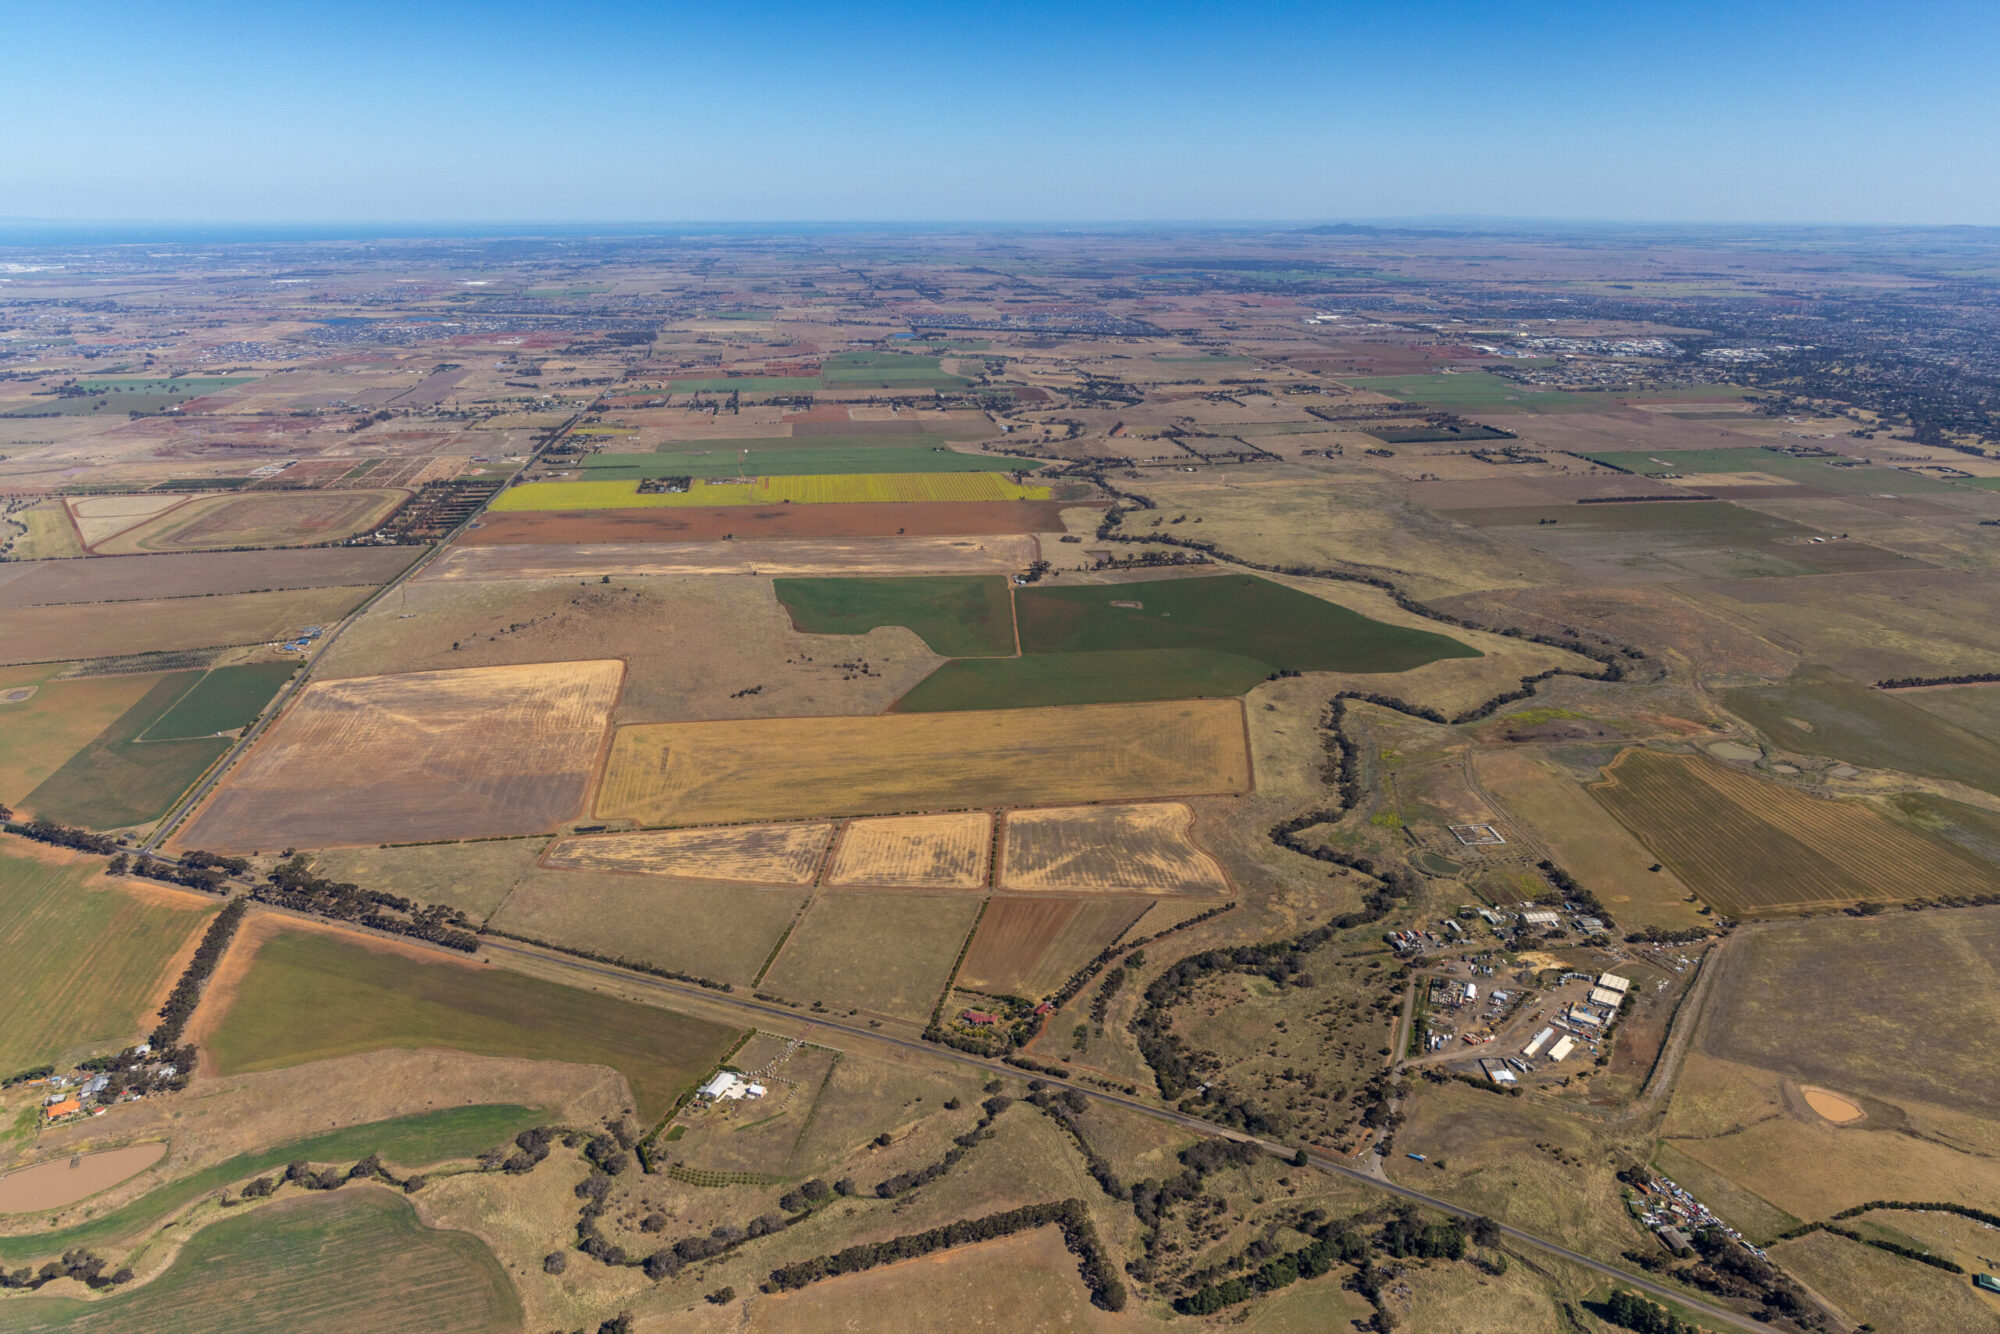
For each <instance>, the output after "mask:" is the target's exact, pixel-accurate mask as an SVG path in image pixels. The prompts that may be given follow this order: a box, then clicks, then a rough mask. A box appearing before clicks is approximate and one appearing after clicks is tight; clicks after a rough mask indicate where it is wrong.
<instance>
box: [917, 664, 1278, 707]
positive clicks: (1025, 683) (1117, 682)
mask: <svg viewBox="0 0 2000 1334" xmlns="http://www.w3.org/2000/svg"><path fill="white" fill-rule="evenodd" d="M1270 674H1271V669H1270V668H1269V667H1267V666H1266V665H1265V664H1263V663H1261V662H1258V661H1256V660H1255V659H1254V658H1246V657H1243V656H1242V655H1241V654H1236V653H1222V652H1218V651H1216V650H1214V649H1201V648H1189V649H1123V650H1120V649H1112V650H1109V651H1105V652H1098V653H1031V654H1029V655H1028V656H1026V657H1024V658H960V659H957V660H955V661H953V662H948V663H946V664H944V665H943V666H942V667H940V668H938V669H937V670H936V671H935V672H932V673H931V674H930V675H929V676H927V677H925V678H924V679H923V680H921V681H919V682H918V683H917V684H916V686H915V687H913V688H912V689H911V690H910V692H909V693H908V694H906V695H904V696H903V697H902V698H901V699H899V700H897V701H896V712H898V713H943V712H949V711H952V710H957V709H1027V708H1035V707H1037V706H1040V705H1047V704H1121V703H1138V702H1141V701H1144V700H1155V699H1198V698H1206V697H1211V696H1226V695H1241V694H1242V693H1244V692H1245V691H1246V690H1249V689H1251V688H1252V687H1253V686H1255V685H1256V684H1257V683H1258V682H1259V681H1262V680H1265V679H1266V678H1268V677H1269V676H1270Z"/></svg>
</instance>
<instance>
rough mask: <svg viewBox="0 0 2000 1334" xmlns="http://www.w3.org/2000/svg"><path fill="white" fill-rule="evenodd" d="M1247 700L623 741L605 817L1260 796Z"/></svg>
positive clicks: (818, 721)
mask: <svg viewBox="0 0 2000 1334" xmlns="http://www.w3.org/2000/svg"><path fill="white" fill-rule="evenodd" d="M1250 785H1251V772H1250V759H1249V754H1248V751H1247V749H1246V746H1245V742H1244V734H1243V712H1242V706H1241V705H1240V704H1239V703H1238V702H1237V701H1235V700H1193V701H1181V702H1176V703H1166V704H1103V705H1093V706H1090V707H1085V708H1074V709H1006V710H997V711H992V712H971V711H968V712H962V713H927V714H892V715H889V716H886V717H876V718H764V719H751V720H746V721H739V722H710V723H655V724H649V725H639V726H633V727H625V728H621V729H619V731H618V735H617V737H616V739H615V740H614V741H613V743H612V751H611V762H610V765H609V767H608V769H607V772H606V775H605V779H604V785H603V788H602V790H601V792H600V794H599V797H598V805H597V814H598V815H599V816H600V817H603V818H609V819H620V818H625V819H633V820H638V821H640V822H641V823H645V824H720V823H727V822H731V821H736V820H760V819H761V820H782V819H801V818H813V817H826V816H831V815H889V814H897V813H901V812H906V811H922V810H952V809H965V808H968V807H984V806H998V805H1020V804H1024V803H1027V802H1035V801H1058V802H1079V801H1101V800H1115V799H1121V798H1122V799H1130V798H1134V797H1165V796H1181V795H1196V794H1202V795H1213V794H1223V793H1236V792H1243V791H1247V790H1248V789H1249V787H1250Z"/></svg>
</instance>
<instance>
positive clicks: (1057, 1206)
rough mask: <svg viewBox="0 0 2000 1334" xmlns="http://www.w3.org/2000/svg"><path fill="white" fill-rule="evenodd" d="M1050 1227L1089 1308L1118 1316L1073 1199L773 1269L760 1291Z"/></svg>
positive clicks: (1103, 1257) (1121, 1286)
mask: <svg viewBox="0 0 2000 1334" xmlns="http://www.w3.org/2000/svg"><path fill="white" fill-rule="evenodd" d="M1050 1223H1054V1224H1055V1225H1056V1226H1057V1227H1059V1228H1061V1229H1062V1234H1063V1244H1064V1245H1066V1246H1067V1247H1069V1250H1070V1253H1071V1254H1073V1255H1075V1256H1076V1257H1077V1264H1078V1268H1079V1269H1080V1270H1081V1272H1082V1275H1083V1281H1084V1284H1085V1286H1087V1287H1088V1288H1089V1289H1090V1297H1091V1302H1092V1303H1093V1304H1094V1305H1096V1306H1099V1307H1101V1308H1103V1309H1104V1310H1107V1311H1122V1310H1124V1309H1125V1301H1126V1293H1125V1283H1124V1280H1122V1279H1121V1278H1119V1277H1118V1274H1117V1271H1116V1270H1115V1269H1114V1268H1113V1266H1112V1263H1111V1257H1110V1256H1109V1255H1107V1254H1106V1253H1105V1250H1104V1246H1103V1243H1102V1242H1100V1241H1099V1240H1098V1237H1097V1228H1096V1226H1095V1225H1094V1224H1093V1223H1092V1222H1091V1221H1090V1212H1089V1210H1087V1209H1085V1208H1084V1205H1083V1201H1082V1200H1075V1199H1070V1200H1058V1201H1053V1202H1051V1203H1048V1204H1030V1205H1024V1206H1022V1207H1021V1208H1019V1209H1010V1210H1008V1211H1006V1212H1005V1213H998V1214H988V1215H986V1216H985V1217H984V1218H966V1219H961V1220H959V1221H958V1222H956V1223H948V1224H946V1225H945V1226H944V1227H937V1228H932V1229H930V1230H929V1231H928V1232H913V1233H909V1234H907V1235H905V1236H901V1237H892V1238H890V1239H889V1240H888V1241H878V1242H872V1243H870V1244H867V1245H863V1246H850V1247H848V1248H847V1249H846V1250H844V1251H840V1252H838V1253H836V1254H833V1255H821V1256H815V1257H814V1258H813V1259H810V1260H802V1261H800V1262H799V1263H797V1264H792V1265H786V1266H785V1267H783V1268H782V1269H774V1270H772V1271H771V1277H770V1279H769V1280H768V1281H767V1282H766V1283H765V1285H764V1287H765V1290H766V1291H770V1292H785V1291H788V1290H790V1289H793V1288H803V1287H805V1286H807V1285H808V1284H812V1283H817V1282H819V1281H820V1280H822V1279H828V1278H835V1277H838V1276H839V1275H841V1274H855V1273H859V1272H861V1271H862V1270H864V1269H874V1268H876V1267H877V1266H879V1265H886V1264H894V1263H896V1262H897V1261H899V1260H914V1259H916V1258H918V1257H920V1256H925V1255H931V1254H934V1253H936V1252H938V1251H943V1250H950V1249H953V1248H955V1247H958V1246H970V1245H972V1244H973V1243H974V1242H980V1241H991V1240H993V1239H994V1238H996V1237H1011V1236H1013V1235H1014V1234H1015V1233H1017V1232H1026V1231H1028V1230H1029V1229H1031V1228H1038V1227H1045V1226H1047V1225H1048V1224H1050Z"/></svg>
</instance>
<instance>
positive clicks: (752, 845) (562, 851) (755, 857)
mask: <svg viewBox="0 0 2000 1334" xmlns="http://www.w3.org/2000/svg"><path fill="white" fill-rule="evenodd" d="M832 832H833V826H832V825H830V824H824V823H815V824H767V825H730V826H726V827H724V828H721V829H660V830H652V831H649V832H647V833H642V834H597V835H593V836H591V837H588V838H565V839H561V840H559V841H558V842H557V843H555V844H554V845H553V846H552V847H550V849H549V850H548V852H547V853H546V854H544V856H543V858H542V861H543V864H544V865H546V866H551V867H557V868H560V869H563V870H570V871H628V872H637V873H639V874H642V875H670V876H679V877H682V878H692V879H697V880H741V881H744V882H746V883H750V884H767V885H805V884H810V883H811V882H812V878H813V875H814V873H815V872H817V871H818V870H819V859H820V854H821V853H823V852H825V851H826V841H827V836H828V835H830V834H831V833H832Z"/></svg>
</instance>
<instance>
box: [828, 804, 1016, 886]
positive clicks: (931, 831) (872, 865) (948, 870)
mask: <svg viewBox="0 0 2000 1334" xmlns="http://www.w3.org/2000/svg"><path fill="white" fill-rule="evenodd" d="M992 846H993V817H991V816H990V815H987V814H986V813H985V812H983V811H967V812H964V813H962V814H957V815H903V816H891V817H889V818H887V819H882V820H856V821H855V822H854V823H852V824H850V825H848V826H847V828H846V830H844V831H843V832H842V834H841V836H840V847H839V848H838V849H837V850H836V851H835V852H834V855H833V865H832V867H831V868H830V869H829V870H828V871H827V875H826V883H827V884H829V885H884V886H891V887H895V888H904V889H977V888H979V887H980V886H981V885H984V884H985V883H986V859H987V853H988V852H989V851H990V850H991V849H992Z"/></svg>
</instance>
